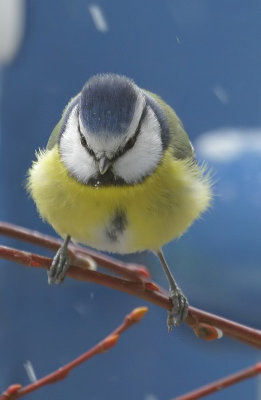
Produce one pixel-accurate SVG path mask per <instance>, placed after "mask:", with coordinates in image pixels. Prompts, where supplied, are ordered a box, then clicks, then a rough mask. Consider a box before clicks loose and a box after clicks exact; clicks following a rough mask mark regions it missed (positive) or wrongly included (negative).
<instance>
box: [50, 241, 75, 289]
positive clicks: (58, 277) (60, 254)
mask: <svg viewBox="0 0 261 400" xmlns="http://www.w3.org/2000/svg"><path fill="white" fill-rule="evenodd" d="M69 266H70V256H69V251H68V249H67V247H66V246H61V247H60V248H59V250H58V251H57V253H56V254H55V256H54V258H53V261H52V265H51V267H50V269H49V271H48V272H47V275H48V283H49V285H51V284H52V283H56V284H60V283H62V282H63V281H64V279H65V276H66V272H67V271H68V268H69Z"/></svg>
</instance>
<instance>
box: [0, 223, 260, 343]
mask: <svg viewBox="0 0 261 400" xmlns="http://www.w3.org/2000/svg"><path fill="white" fill-rule="evenodd" d="M1 233H2V234H5V235H8V236H11V237H14V238H18V239H22V240H26V241H29V242H32V243H34V244H38V245H42V246H45V247H48V248H52V249H57V248H58V247H59V245H60V243H61V242H60V241H59V240H57V239H53V238H51V237H50V236H46V235H42V234H40V233H38V232H35V231H30V230H28V229H24V228H21V227H17V226H13V225H11V224H7V223H0V234H1ZM71 250H72V251H73V252H74V254H75V253H76V254H77V252H78V254H79V252H80V253H81V255H82V256H83V255H84V254H86V255H88V256H91V257H93V258H94V259H95V261H97V262H99V264H101V265H102V266H103V267H108V268H109V269H110V270H112V271H113V272H116V270H115V269H114V267H115V266H116V267H117V268H116V269H117V272H118V273H120V274H121V275H122V276H125V277H128V279H124V278H121V277H115V276H111V275H108V274H103V273H101V272H97V271H92V270H88V269H86V268H85V269H83V268H81V267H79V265H78V263H77V261H78V259H77V256H76V257H75V258H74V259H73V260H72V264H73V265H71V267H70V269H69V271H68V276H70V277H72V278H74V279H78V280H82V281H88V282H93V283H97V284H100V285H104V286H107V287H110V288H112V289H116V290H121V291H123V292H126V293H129V294H131V295H134V296H137V297H140V298H142V299H144V300H147V301H149V302H151V303H153V304H156V305H158V306H160V307H163V308H165V309H170V308H171V306H172V304H171V302H170V300H169V298H168V294H167V293H166V292H165V291H164V290H163V289H161V288H160V287H159V286H158V285H156V284H155V283H154V282H152V281H149V280H148V274H146V273H145V274H144V273H143V272H144V271H145V269H144V267H140V266H137V265H135V267H134V268H133V265H132V264H131V265H130V264H125V263H123V262H118V261H114V260H113V258H111V257H107V256H103V255H101V254H99V253H96V252H94V251H89V250H86V249H85V248H84V247H81V246H79V247H78V246H75V245H73V246H71ZM0 257H1V258H4V259H7V260H11V261H15V262H17V263H18V264H22V265H26V266H31V267H41V268H46V269H47V268H49V267H50V265H51V261H52V260H51V259H50V258H47V257H43V256H40V255H37V254H32V253H29V252H25V251H20V250H17V249H11V248H8V247H5V246H0ZM74 263H75V265H74ZM125 265H126V267H125ZM125 268H127V271H128V272H127V274H126V273H125ZM133 271H134V274H133ZM138 271H139V272H138ZM140 271H143V272H142V273H141V274H140ZM131 277H132V279H131V280H130V278H131ZM186 323H187V324H188V325H189V326H190V327H191V328H192V329H193V330H194V332H195V333H196V334H197V335H198V336H199V337H201V338H203V339H206V340H212V339H216V338H217V337H219V332H218V330H217V328H218V329H219V330H221V331H222V332H223V333H224V334H225V335H227V336H230V337H232V338H234V339H237V340H240V341H242V342H244V343H246V344H249V345H252V346H254V347H257V348H259V349H261V331H260V330H257V329H253V328H250V327H248V326H245V325H241V324H238V323H236V322H233V321H230V320H228V319H225V318H222V317H219V316H217V315H214V314H210V313H207V312H205V311H202V310H199V309H197V308H195V307H192V306H190V307H189V314H188V317H187V319H186Z"/></svg>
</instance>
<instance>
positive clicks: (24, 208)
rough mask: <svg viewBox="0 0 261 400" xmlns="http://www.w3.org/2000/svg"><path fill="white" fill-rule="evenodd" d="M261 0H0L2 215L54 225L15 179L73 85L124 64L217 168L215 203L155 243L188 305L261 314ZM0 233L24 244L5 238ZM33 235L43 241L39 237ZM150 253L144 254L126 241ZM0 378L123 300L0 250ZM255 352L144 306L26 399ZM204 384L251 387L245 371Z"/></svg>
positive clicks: (155, 398) (37, 362)
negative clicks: (175, 237) (174, 324)
mask: <svg viewBox="0 0 261 400" xmlns="http://www.w3.org/2000/svg"><path fill="white" fill-rule="evenodd" d="M260 17H261V2H260V1H257V0H253V1H251V2H249V1H246V0H230V1H229V2H228V1H227V0H219V1H218V2H210V1H207V0H198V1H195V0H186V1H184V0H164V1H159V0H143V1H140V0H132V1H121V0H112V1H110V2H108V1H106V0H99V1H98V2H95V0H94V2H89V1H87V0H74V1H72V0H56V1H53V2H52V1H40V0H34V1H33V0H28V1H22V0H1V1H0V22H1V23H0V135H1V136H0V137H1V142H0V143H1V144H0V152H1V160H0V166H1V168H0V174H1V180H0V185H1V186H0V190H1V198H0V205H1V208H0V209H1V211H0V218H1V219H2V220H5V221H9V222H13V223H15V224H20V225H24V226H26V227H29V228H32V229H38V230H40V231H42V232H45V233H49V234H54V233H53V231H52V229H51V228H50V227H49V226H47V225H46V224H43V223H42V222H41V220H40V219H39V217H38V215H37V212H36V210H35V206H34V204H33V202H32V200H31V199H29V198H28V196H27V194H26V192H25V190H24V181H25V177H26V171H27V169H28V168H29V167H30V164H31V161H32V159H33V158H34V152H35V149H38V148H39V147H43V146H45V144H46V142H47V139H48V137H49V134H50V132H51V130H52V128H53V127H54V125H55V123H56V122H57V120H58V119H59V117H60V114H61V111H62V110H63V108H64V106H65V105H66V103H67V102H68V100H69V98H70V97H72V96H73V95H75V93H77V92H78V91H79V90H80V89H81V87H82V86H83V84H84V82H85V81H86V80H87V79H88V78H89V77H90V76H91V75H93V74H95V73H97V72H116V73H122V74H125V75H127V76H129V77H131V78H133V79H134V80H135V81H136V83H137V84H138V85H139V86H141V87H144V88H147V89H149V90H151V91H154V92H156V93H158V94H159V95H161V96H162V97H163V98H164V99H165V100H166V101H167V102H168V103H170V104H171V105H172V106H173V107H174V108H175V109H176V111H177V113H178V114H179V116H180V117H181V119H182V120H183V122H184V125H185V128H186V130H187V131H188V133H189V135H190V137H191V138H192V141H193V143H194V145H195V147H196V150H197V154H198V158H199V159H200V160H206V161H207V163H208V165H209V168H210V169H211V171H212V175H213V178H214V181H215V199H214V202H213V207H212V208H211V210H210V211H208V212H207V213H206V214H205V215H204V217H203V218H202V219H201V220H199V221H197V222H196V223H195V224H194V225H193V227H192V228H191V229H190V230H189V232H188V233H187V234H185V235H184V236H183V237H182V238H181V239H180V240H179V241H177V242H175V243H172V244H170V245H168V246H166V249H165V250H166V255H167V258H168V260H169V262H170V264H173V268H174V271H175V276H176V278H177V280H178V282H179V283H180V285H181V287H182V288H183V290H184V292H185V293H186V294H187V296H188V298H189V301H190V303H191V304H192V305H194V306H197V307H201V308H203V309H205V310H207V311H209V312H214V313H217V314H220V315H222V316H224V317H227V318H231V319H233V320H236V321H238V322H241V323H244V324H248V325H251V326H254V327H256V328H260V329H261V316H260V301H261V292H260V283H261V269H260V253H261V252H260V247H261V243H260V231H261V168H260V167H261V162H260V155H261V127H260V125H261V74H260V71H261V46H260V39H261V24H260ZM1 240H2V242H3V243H4V244H9V245H14V246H16V247H20V248H22V247H24V248H26V249H30V248H31V247H30V246H28V245H24V246H23V245H22V244H21V243H18V242H17V243H16V242H15V241H13V240H10V239H5V238H1ZM41 251H42V250H41ZM126 259H128V260H135V261H137V262H141V263H144V264H146V265H149V266H151V270H152V274H153V278H154V279H155V280H157V281H159V282H160V283H161V284H163V285H165V286H166V287H167V283H166V282H165V279H164V276H163V273H162V271H161V268H160V266H159V264H158V262H157V260H156V259H155V258H154V257H153V255H151V254H149V253H144V254H140V255H133V256H129V257H128V258H127V257H126ZM0 299H1V302H0V325H1V329H0V371H1V372H0V390H1V391H2V390H4V389H5V388H6V387H7V386H8V385H9V384H11V383H15V382H19V383H21V384H23V385H26V384H28V383H29V376H28V373H27V370H26V368H25V366H24V364H26V362H27V361H28V360H29V361H30V363H31V364H32V366H33V368H34V371H35V374H36V376H37V377H38V378H39V377H41V376H43V375H45V374H47V373H49V372H51V371H52V370H54V369H55V368H57V367H59V366H60V365H62V364H64V363H66V362H68V361H69V360H71V359H72V358H73V357H75V356H77V355H79V354H80V353H81V352H83V351H85V350H86V349H88V348H89V347H91V346H92V345H94V344H95V343H96V342H98V341H99V340H100V339H101V338H103V337H104V336H105V335H106V334H108V333H109V332H110V331H111V330H112V329H114V327H115V326H116V325H117V324H118V323H119V322H120V321H121V319H122V318H123V316H124V315H125V314H126V313H127V312H129V311H130V310H131V309H132V308H133V307H136V306H141V305H148V304H146V302H144V301H142V300H139V299H136V298H134V297H131V296H129V295H127V294H123V293H120V292H116V291H113V290H110V289H106V288H104V287H99V286H96V285H92V284H84V283H79V282H76V281H73V280H71V279H69V278H68V279H66V281H65V283H64V284H63V285H61V286H60V287H57V286H54V287H49V286H48V284H47V278H46V273H45V271H38V270H33V269H32V270H31V269H27V268H24V267H20V266H18V265H15V264H11V263H8V262H5V261H1V262H0ZM259 359H260V353H259V352H258V351H257V350H255V349H253V348H250V347H248V346H246V345H244V344H240V343H237V342H235V341H233V340H231V339H228V338H223V339H221V340H219V341H216V342H213V343H205V342H203V341H201V340H200V339H198V338H197V337H195V336H194V334H193V332H192V331H191V330H190V329H188V328H187V327H186V326H185V325H184V326H182V327H180V328H178V329H175V330H174V332H173V333H172V334H171V335H168V333H167V328H166V313H165V311H164V310H162V309H160V308H158V307H155V306H153V305H149V313H148V314H147V316H146V318H145V319H144V321H143V322H142V323H141V324H140V325H138V326H135V327H134V328H132V329H131V330H129V331H128V332H127V333H125V334H124V336H122V337H121V339H120V342H119V344H118V345H117V346H116V347H115V348H114V349H113V350H111V351H110V352H108V353H106V354H104V355H101V356H98V357H96V358H94V359H92V360H91V361H90V362H88V363H87V364H84V365H82V366H81V367H79V368H78V369H77V370H74V371H73V372H72V373H71V374H70V376H69V377H68V379H66V380H65V381H63V382H60V383H57V384H55V385H50V386H47V387H45V388H43V389H41V390H40V391H39V392H37V394H32V395H29V396H27V398H28V399H35V398H37V399H39V400H43V399H46V398H53V399H62V398H63V399H71V398H78V397H79V398H83V397H86V398H87V397H88V399H91V400H101V399H104V398H106V399H126V400H130V399H134V398H135V399H142V400H167V399H171V398H173V397H175V396H177V395H180V394H182V393H184V392H187V391H189V390H192V389H194V388H196V387H198V386H200V385H202V384H206V383H208V382H211V381H213V380H215V379H218V378H220V377H222V376H225V375H226V374H230V373H233V372H235V371H237V370H240V369H242V368H244V367H247V366H249V365H251V364H253V363H255V362H257V361H258V360H259ZM212 398H213V399H225V400H228V399H233V398H237V399H246V398H248V399H250V398H251V399H261V381H260V379H258V378H257V379H252V380H249V381H246V382H244V383H241V384H239V385H237V386H234V387H231V388H229V389H227V390H225V391H222V392H220V393H217V394H215V395H213V396H212Z"/></svg>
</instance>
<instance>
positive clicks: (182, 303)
mask: <svg viewBox="0 0 261 400" xmlns="http://www.w3.org/2000/svg"><path fill="white" fill-rule="evenodd" d="M156 255H157V256H158V258H159V260H160V262H161V265H162V267H163V269H164V272H165V274H166V276H167V279H168V281H169V298H170V300H171V301H172V304H173V308H172V309H171V310H169V311H168V319H167V325H168V330H169V332H170V331H171V330H172V327H173V325H175V326H178V325H179V324H181V322H183V321H184V320H185V319H186V317H187V315H188V300H187V298H186V297H185V296H184V294H183V293H182V291H181V289H180V288H179V287H178V285H177V283H176V281H175V279H174V277H173V275H172V273H171V271H170V269H169V267H168V264H167V262H166V260H165V257H164V255H163V252H162V250H161V249H160V250H158V251H157V252H156Z"/></svg>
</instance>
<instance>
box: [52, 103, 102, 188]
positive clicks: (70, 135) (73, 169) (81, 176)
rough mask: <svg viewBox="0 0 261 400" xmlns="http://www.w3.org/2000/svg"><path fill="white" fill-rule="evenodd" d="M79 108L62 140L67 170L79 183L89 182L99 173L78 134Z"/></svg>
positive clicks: (62, 153)
mask: <svg viewBox="0 0 261 400" xmlns="http://www.w3.org/2000/svg"><path fill="white" fill-rule="evenodd" d="M76 109H77V106H76V107H75V108H74V109H73V111H72V112H71V115H70V117H69V119H68V121H67V124H66V128H65V130H64V132H63V134H62V137H61V140H60V154H61V159H62V161H63V163H64V164H65V166H66V168H67V169H68V171H69V172H70V174H71V175H73V176H74V177H75V178H76V179H77V180H78V181H81V182H87V181H88V180H89V179H90V178H91V177H92V176H93V175H94V174H96V173H97V166H96V163H95V160H94V159H93V157H92V156H91V155H90V154H89V153H88V151H87V150H86V149H84V147H83V146H82V145H81V141H80V134H79V132H78V129H77V127H78V116H77V112H76Z"/></svg>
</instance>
